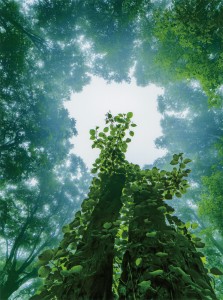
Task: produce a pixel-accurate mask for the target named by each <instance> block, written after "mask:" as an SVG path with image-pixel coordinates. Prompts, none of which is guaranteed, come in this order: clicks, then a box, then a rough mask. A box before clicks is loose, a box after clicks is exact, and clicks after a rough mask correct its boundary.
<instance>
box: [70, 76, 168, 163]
mask: <svg viewBox="0 0 223 300" xmlns="http://www.w3.org/2000/svg"><path fill="white" fill-rule="evenodd" d="M160 94H162V89H160V88H158V87H156V86H155V85H150V86H147V87H138V86H137V85H136V84H135V82H134V81H133V82H132V83H131V84H127V83H122V84H117V83H111V84H107V83H106V81H104V80H103V79H101V78H95V77H93V78H92V81H91V84H90V85H88V86H86V87H85V88H84V89H83V91H82V92H81V93H75V94H73V95H72V97H71V101H69V102H66V104H65V106H66V108H68V110H69V112H70V115H71V116H72V117H73V118H75V119H76V122H77V123H76V128H77V130H78V136H77V137H75V138H74V139H73V141H72V142H73V143H74V145H75V151H74V152H75V154H77V155H79V156H80V157H82V159H83V160H84V162H85V163H86V165H87V166H88V167H89V168H91V166H92V163H94V161H95V159H96V158H97V156H98V154H99V151H98V150H97V149H92V148H91V144H92V141H91V140H90V135H89V130H90V129H92V128H95V127H96V126H100V127H103V128H104V126H105V114H106V113H107V112H108V111H111V113H112V114H113V115H116V114H118V113H127V112H130V111H131V112H133V119H132V120H133V122H134V123H136V124H137V127H135V128H134V131H135V135H134V137H133V138H132V142H131V143H130V144H129V148H128V152H127V154H126V158H127V159H128V161H130V162H132V163H135V164H138V165H140V166H143V165H144V164H151V163H153V161H154V160H155V159H156V158H158V157H161V156H162V155H163V154H164V151H162V150H160V149H156V148H155V144H154V140H155V138H156V137H158V136H160V135H161V127H160V124H159V122H160V118H161V115H160V114H159V113H158V111H157V107H156V106H157V101H156V99H157V96H158V95H160Z"/></svg>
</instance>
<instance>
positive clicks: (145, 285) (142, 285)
mask: <svg viewBox="0 0 223 300" xmlns="http://www.w3.org/2000/svg"><path fill="white" fill-rule="evenodd" d="M138 285H139V286H140V288H141V289H142V290H143V291H144V292H145V291H147V290H148V289H149V288H150V287H151V281H150V280H144V281H141V282H140V283H139V284H138Z"/></svg>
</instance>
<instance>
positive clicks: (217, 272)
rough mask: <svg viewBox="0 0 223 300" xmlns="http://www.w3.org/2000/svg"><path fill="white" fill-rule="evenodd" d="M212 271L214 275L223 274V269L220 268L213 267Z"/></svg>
mask: <svg viewBox="0 0 223 300" xmlns="http://www.w3.org/2000/svg"><path fill="white" fill-rule="evenodd" d="M210 272H211V273H212V274H214V275H223V273H222V271H220V270H219V269H218V268H216V267H213V268H211V269H210Z"/></svg>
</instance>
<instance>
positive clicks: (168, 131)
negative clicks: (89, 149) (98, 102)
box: [155, 82, 223, 299]
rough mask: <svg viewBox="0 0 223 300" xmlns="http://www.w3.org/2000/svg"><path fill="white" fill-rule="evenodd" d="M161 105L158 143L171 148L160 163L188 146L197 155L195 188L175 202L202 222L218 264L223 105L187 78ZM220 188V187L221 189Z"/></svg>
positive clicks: (212, 261)
mask: <svg viewBox="0 0 223 300" xmlns="http://www.w3.org/2000/svg"><path fill="white" fill-rule="evenodd" d="M158 109H159V111H160V112H161V113H162V114H163V119H162V121H161V126H162V131H163V135H162V136H161V137H160V138H158V139H157V140H156V144H157V146H158V147H161V148H163V149H166V150H167V153H166V155H165V157H163V158H160V159H158V160H157V161H156V162H155V164H156V165H158V166H159V167H160V168H166V167H167V165H168V161H169V159H170V157H171V153H172V152H173V151H176V152H177V151H182V152H184V153H185V155H186V156H189V157H191V158H192V163H191V165H192V170H193V171H192V173H191V175H190V179H189V183H190V185H191V188H190V190H189V191H188V193H187V194H185V195H183V197H182V199H181V200H179V201H177V202H175V203H174V205H173V207H174V208H175V209H176V213H177V216H178V217H180V218H181V219H182V220H184V221H186V220H188V219H191V220H192V221H193V222H197V223H198V224H199V226H198V228H197V229H196V234H198V236H199V237H202V239H204V241H205V243H206V245H207V247H205V249H204V253H205V254H206V256H207V258H208V260H207V261H208V262H209V263H210V266H213V267H214V266H217V265H219V264H221V263H222V262H221V257H222V254H223V252H222V250H223V249H222V246H221V245H222V229H221V226H220V223H218V222H217V219H218V220H219V222H220V215H219V214H220V211H221V209H219V208H220V207H221V205H220V198H218V197H217V196H220V193H221V192H220V191H221V185H220V182H219V180H217V178H220V177H219V176H220V173H219V171H220V169H221V166H222V162H221V152H222V150H221V149H222V147H221V139H222V129H221V125H220V124H221V122H222V111H221V109H219V108H218V109H214V108H210V107H208V104H207V97H206V96H205V94H204V93H203V92H202V90H201V89H200V88H199V87H194V86H192V85H191V84H189V85H188V84H186V83H183V82H182V83H178V84H170V85H169V86H168V87H167V88H166V89H165V93H164V95H163V96H160V97H159V99H158ZM203 178H204V179H203ZM214 191H216V192H217V191H218V192H217V194H215V193H214ZM208 195H209V196H208ZM202 199H204V200H203V201H202ZM214 199H215V200H214ZM216 199H219V201H216ZM217 203H218V204H217ZM201 213H202V215H201ZM217 215H218V216H217ZM214 220H216V221H214ZM217 224H218V225H219V226H217ZM188 226H189V225H188ZM216 291H219V294H218V296H219V298H220V297H221V294H222V292H221V291H222V281H221V280H219V279H217V280H216ZM220 299H221V298H220Z"/></svg>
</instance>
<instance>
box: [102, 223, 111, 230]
mask: <svg viewBox="0 0 223 300" xmlns="http://www.w3.org/2000/svg"><path fill="white" fill-rule="evenodd" d="M103 227H104V228H105V229H109V228H111V227H112V223H108V222H106V223H105V224H104V225H103Z"/></svg>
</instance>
